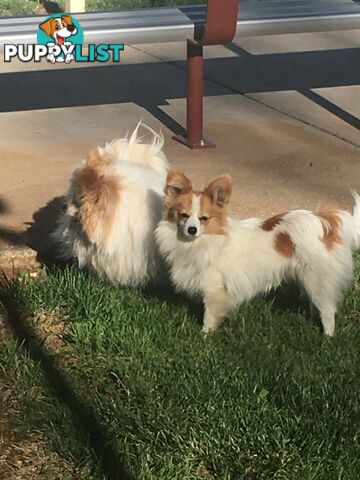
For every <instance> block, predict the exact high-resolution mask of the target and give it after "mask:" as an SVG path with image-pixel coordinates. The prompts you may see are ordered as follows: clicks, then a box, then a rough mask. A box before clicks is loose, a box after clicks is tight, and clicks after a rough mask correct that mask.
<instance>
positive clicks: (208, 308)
mask: <svg viewBox="0 0 360 480" xmlns="http://www.w3.org/2000/svg"><path fill="white" fill-rule="evenodd" d="M204 306H205V313H204V325H203V332H204V333H209V332H211V331H213V330H216V329H217V328H218V326H219V325H220V324H221V323H222V321H223V319H224V317H225V315H226V313H227V312H228V310H229V296H228V293H227V291H226V288H225V287H223V286H221V287H218V288H217V289H214V290H211V291H208V292H206V293H205V296H204Z"/></svg>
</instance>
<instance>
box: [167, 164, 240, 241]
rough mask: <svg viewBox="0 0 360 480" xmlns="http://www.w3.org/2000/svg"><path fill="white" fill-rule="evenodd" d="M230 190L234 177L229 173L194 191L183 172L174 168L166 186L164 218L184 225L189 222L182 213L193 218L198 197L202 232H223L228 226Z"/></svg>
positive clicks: (220, 233) (219, 233)
mask: <svg viewBox="0 0 360 480" xmlns="http://www.w3.org/2000/svg"><path fill="white" fill-rule="evenodd" d="M231 191H232V180H231V177H229V176H228V175H222V176H220V177H218V178H216V179H215V180H213V181H212V182H210V183H209V185H207V186H206V187H205V189H204V191H203V192H198V191H194V190H193V188H192V183H191V181H190V180H189V179H188V178H187V177H186V176H185V175H184V174H183V173H181V172H178V171H171V172H170V173H169V174H168V177H167V181H166V187H165V205H166V207H167V210H166V213H165V218H166V219H167V220H169V221H172V222H179V225H180V224H182V225H183V226H184V225H185V223H186V222H185V221H184V218H183V217H182V216H183V215H184V214H185V215H187V216H188V218H190V217H191V216H192V215H194V212H193V204H194V201H195V200H196V199H197V198H198V199H199V200H196V201H197V204H198V205H200V209H199V211H198V212H197V213H196V214H195V215H196V218H197V220H196V222H198V226H199V227H200V226H201V231H202V233H204V234H208V235H224V234H225V233H226V230H227V226H228V220H227V208H226V207H227V205H228V203H229V200H230V197H231ZM194 199H195V200H194ZM195 203H196V202H195ZM197 208H198V207H197ZM198 230H199V229H198Z"/></svg>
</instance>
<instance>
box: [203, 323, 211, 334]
mask: <svg viewBox="0 0 360 480" xmlns="http://www.w3.org/2000/svg"><path fill="white" fill-rule="evenodd" d="M213 331H214V330H213V329H212V328H210V327H209V326H208V325H205V324H204V325H203V327H202V333H203V334H204V335H209V333H211V332H213Z"/></svg>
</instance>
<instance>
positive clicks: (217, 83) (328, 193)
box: [0, 31, 360, 266]
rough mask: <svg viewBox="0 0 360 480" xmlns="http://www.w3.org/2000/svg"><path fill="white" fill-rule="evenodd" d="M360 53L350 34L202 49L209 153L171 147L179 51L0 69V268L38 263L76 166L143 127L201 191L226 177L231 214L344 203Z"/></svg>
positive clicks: (359, 91) (181, 84) (350, 179)
mask: <svg viewBox="0 0 360 480" xmlns="http://www.w3.org/2000/svg"><path fill="white" fill-rule="evenodd" d="M359 45H360V31H352V32H347V33H344V32H336V33H335V32H334V33H326V34H325V33H323V34H306V35H287V36H282V37H258V38H252V39H250V38H249V39H242V40H241V41H240V42H236V43H234V44H232V45H230V46H229V47H210V48H207V49H206V55H207V58H208V60H207V62H206V78H207V80H206V85H205V87H206V88H205V90H206V98H205V134H206V136H207V137H208V138H210V139H212V140H213V141H215V142H216V144H217V148H216V149H214V150H204V151H198V150H197V151H196V150H195V151H192V150H189V149H187V148H185V147H183V146H182V145H180V144H178V143H176V142H174V141H173V140H171V136H172V135H173V133H180V132H181V131H182V126H183V125H184V121H185V79H186V71H185V66H186V64H185V61H184V58H185V45H183V44H178V43H173V44H167V45H160V44H159V45H157V44H156V45H137V46H126V47H125V52H124V56H123V59H122V63H121V64H120V65H109V66H95V67H93V66H81V67H79V66H77V65H70V66H69V65H65V66H64V65H61V66H58V65H57V66H50V65H48V64H47V63H44V64H41V65H40V66H37V67H36V68H35V67H34V65H33V64H4V63H3V62H1V63H0V70H1V75H0V91H1V93H2V96H1V101H0V106H1V108H0V112H1V113H0V131H1V137H0V146H1V157H0V162H1V167H2V168H1V175H0V249H1V250H2V252H3V256H2V257H0V262H1V263H2V266H6V265H7V266H8V264H9V261H10V260H9V259H11V258H16V259H17V260H16V261H19V262H20V263H21V258H24V254H26V255H27V258H32V256H33V254H32V252H31V250H27V248H28V247H25V244H26V243H27V244H30V245H31V246H32V248H33V251H40V253H41V252H45V253H46V245H47V243H46V237H47V234H48V232H49V230H51V228H53V226H54V221H55V219H56V209H57V208H58V205H59V203H58V200H56V199H57V198H58V197H60V196H61V195H62V194H63V193H64V192H65V191H66V189H67V185H68V180H69V178H70V175H71V173H72V171H73V169H74V168H75V167H76V166H77V165H78V163H79V161H80V160H81V159H82V158H84V157H85V156H86V155H87V152H88V151H89V150H90V149H91V148H93V147H94V146H96V145H102V144H103V143H104V142H106V141H109V140H111V139H113V138H116V137H119V136H123V135H124V134H125V133H126V132H127V131H128V130H129V129H130V130H131V129H132V128H133V127H134V126H135V125H136V123H137V122H138V120H139V119H140V118H142V119H143V121H144V122H145V123H147V124H148V125H150V126H152V127H153V128H155V129H159V128H161V129H162V131H163V133H164V136H165V142H166V143H165V152H166V154H167V156H168V158H169V160H170V162H171V164H172V165H173V166H174V167H176V168H177V169H182V170H185V172H186V173H187V174H189V175H190V176H191V177H192V178H193V179H194V183H195V185H196V186H198V187H199V188H201V187H202V186H203V184H204V182H206V181H207V180H209V179H211V178H212V177H213V176H215V175H218V174H220V173H224V172H226V173H229V174H230V175H232V176H233V178H234V183H235V185H234V197H233V202H232V210H233V214H234V215H236V216H241V217H246V216H248V215H264V216H265V215H271V214H273V213H275V212H277V211H284V210H287V209H289V208H297V207H304V208H310V209H311V208H314V207H315V206H316V204H317V203H318V202H319V201H320V200H325V201H326V200H330V201H337V202H338V203H340V204H341V205H343V206H349V205H350V194H349V191H350V188H358V189H359V190H360V132H359V128H360V121H359V116H360V102H359V100H358V99H359V97H360V82H359V80H360V65H359V62H358V55H359V50H358V47H359ZM39 70H40V71H39ZM54 199H55V200H54ZM49 202H50V205H48V206H47V207H46V205H47V204H48V203H49ZM26 231H27V232H28V233H27V234H25V232H26ZM24 252H26V253H24ZM1 258H2V259H1ZM30 263H31V262H30ZM5 264H6V265H5Z"/></svg>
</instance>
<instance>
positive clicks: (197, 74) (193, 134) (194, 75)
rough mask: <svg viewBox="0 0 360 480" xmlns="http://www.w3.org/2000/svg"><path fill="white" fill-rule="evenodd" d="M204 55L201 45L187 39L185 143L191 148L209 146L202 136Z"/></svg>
mask: <svg viewBox="0 0 360 480" xmlns="http://www.w3.org/2000/svg"><path fill="white" fill-rule="evenodd" d="M203 98H204V57H203V47H202V45H199V44H197V43H195V42H193V41H192V40H188V41H187V101H186V106H187V112H186V129H187V139H186V143H187V145H188V146H189V147H191V148H211V147H215V144H213V143H211V142H209V141H208V140H206V139H204V138H203Z"/></svg>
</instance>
